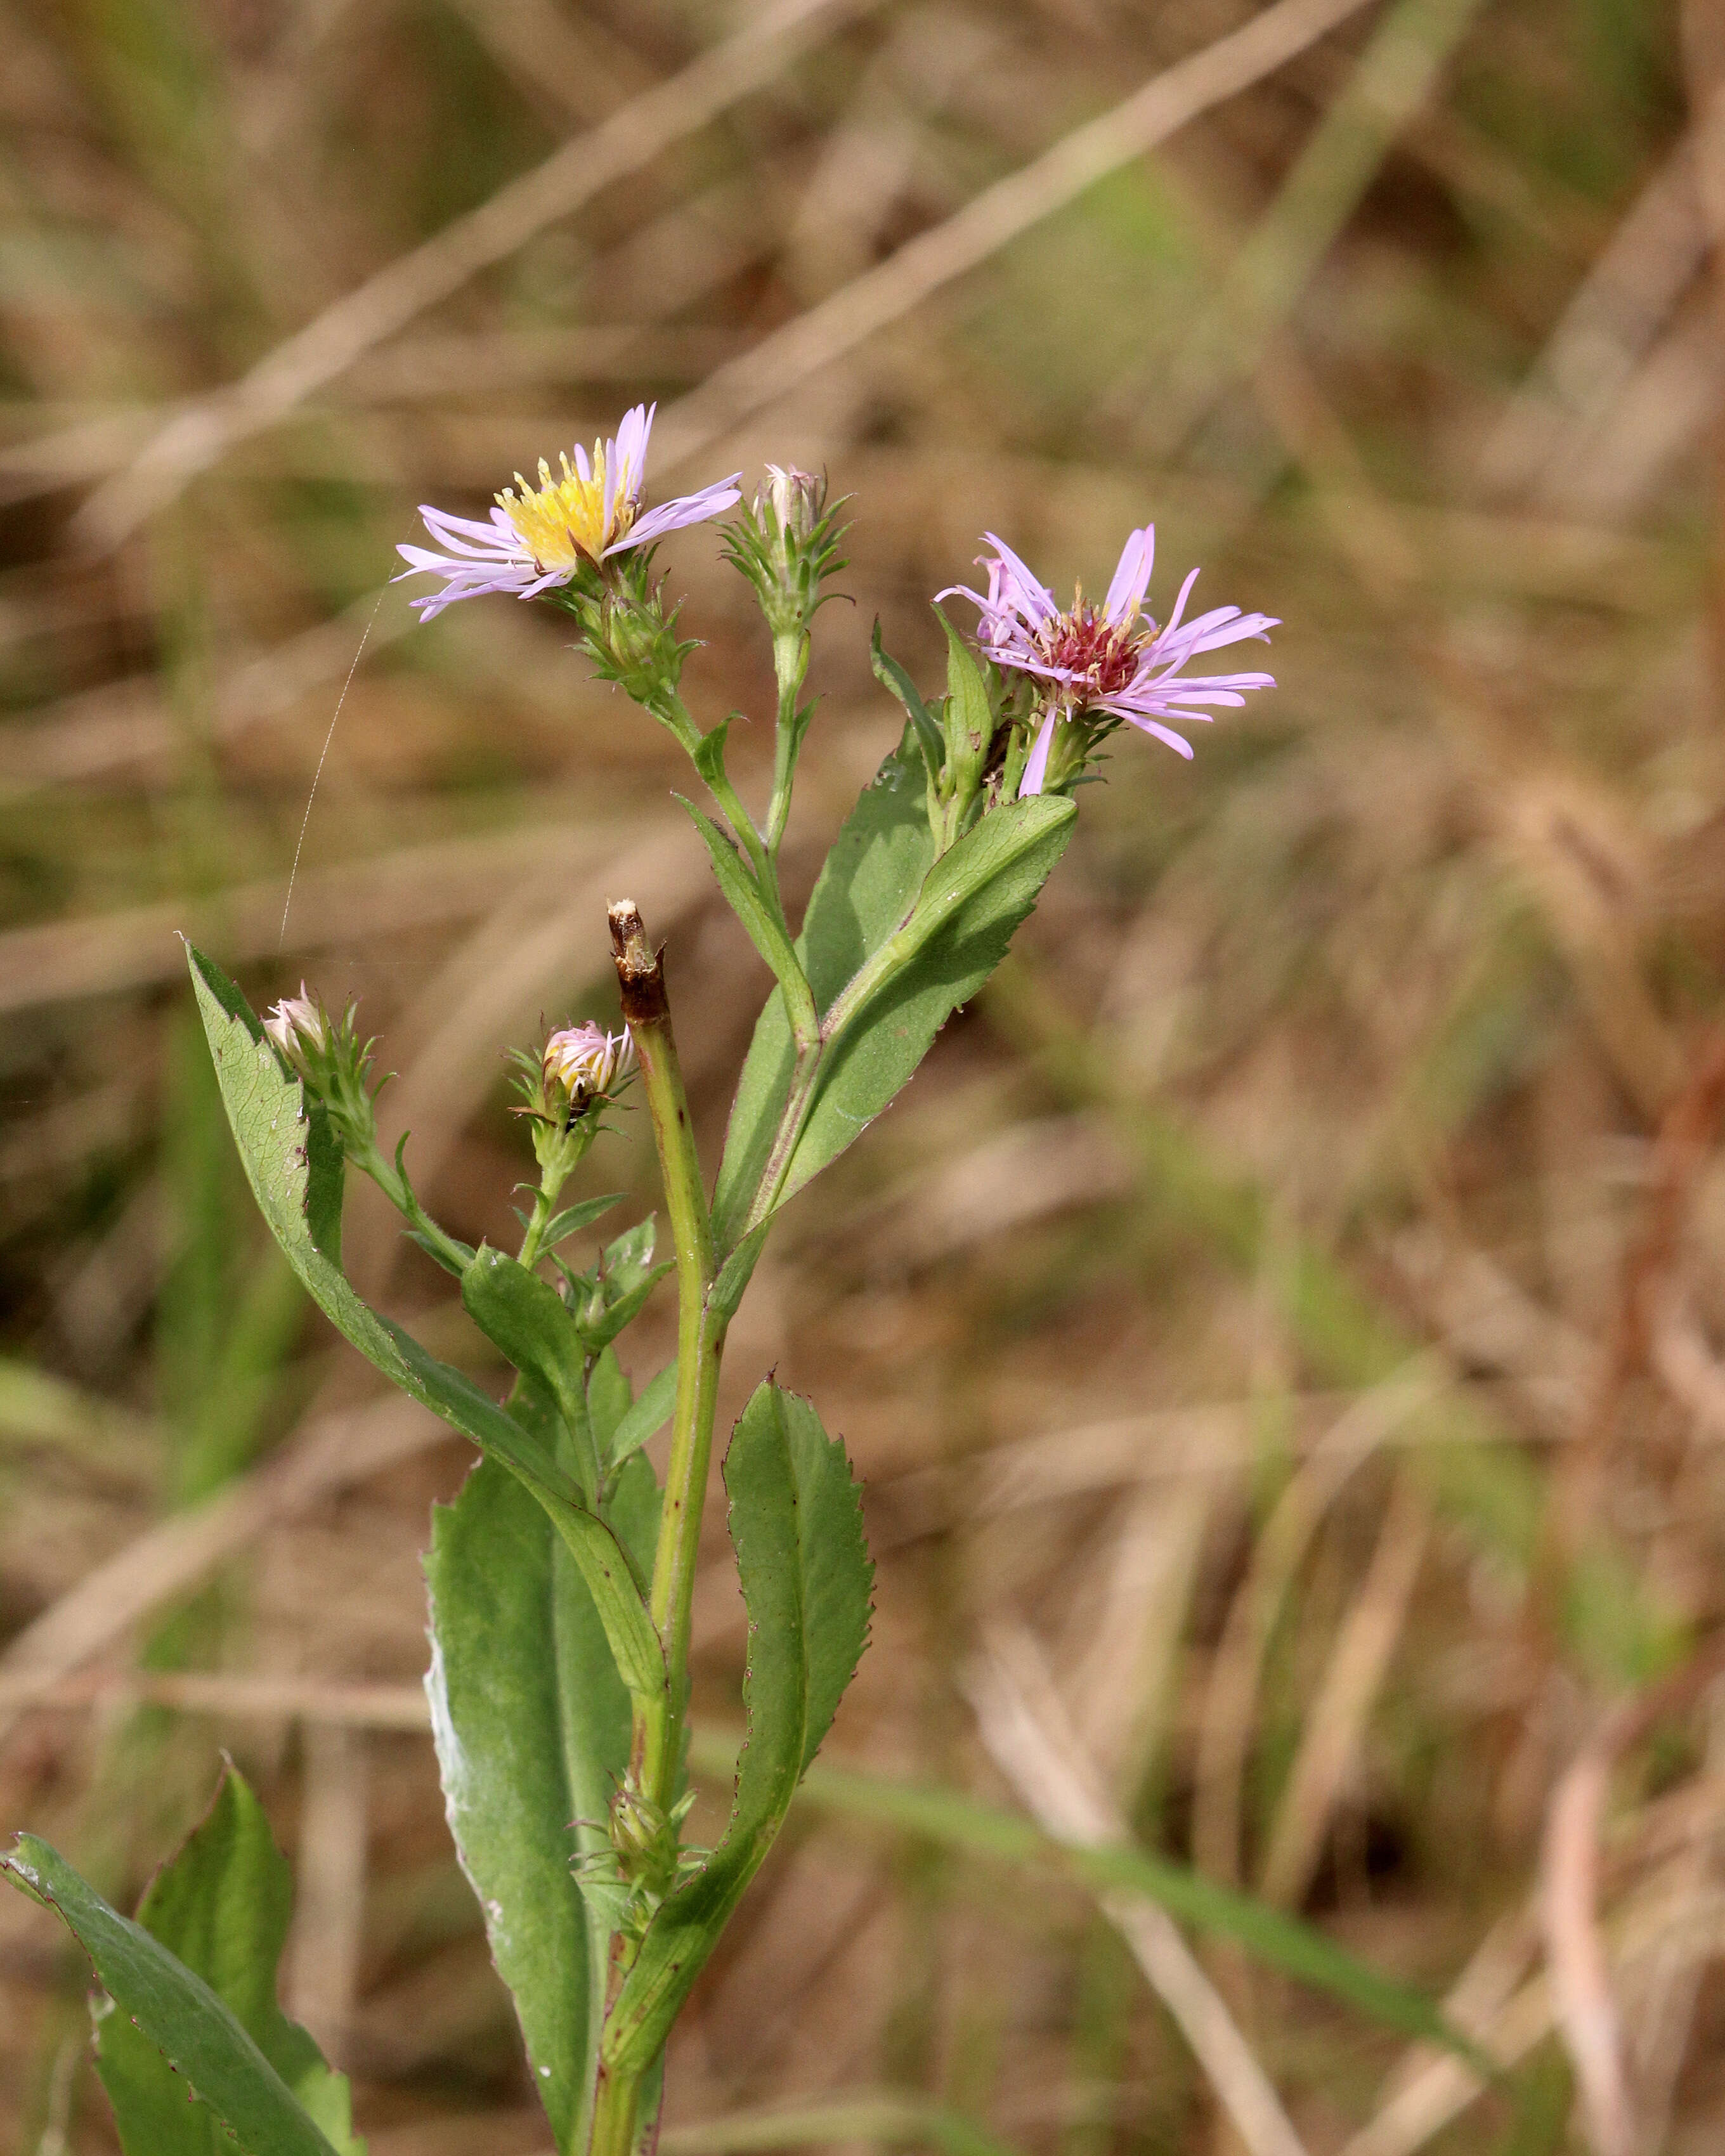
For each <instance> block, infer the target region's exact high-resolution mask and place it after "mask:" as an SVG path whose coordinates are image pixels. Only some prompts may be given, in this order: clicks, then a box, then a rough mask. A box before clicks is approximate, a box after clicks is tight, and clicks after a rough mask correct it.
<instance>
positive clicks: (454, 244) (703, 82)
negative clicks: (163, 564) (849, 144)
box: [74, 0, 1357, 548]
mask: <svg viewBox="0 0 1725 2156" xmlns="http://www.w3.org/2000/svg"><path fill="white" fill-rule="evenodd" d="M873 4H874V0H781V4H780V5H779V6H778V7H776V8H768V9H767V10H766V11H765V12H763V13H760V14H758V15H756V16H754V17H753V18H752V19H751V20H750V21H749V22H748V23H747V24H746V26H745V27H744V28H742V29H741V30H739V31H738V32H737V34H736V35H735V36H734V37H732V38H726V40H725V42H724V43H723V44H719V45H716V46H713V47H711V49H709V50H708V51H706V52H704V53H702V54H701V55H700V57H699V58H698V59H695V60H692V61H691V63H690V64H689V65H688V66H687V67H685V68H684V69H681V71H680V73H678V74H675V75H673V76H671V77H670V80H668V81H666V82H663V83H660V84H659V85H656V86H655V88H654V89H652V90H648V91H646V92H645V93H644V95H641V96H639V97H637V98H634V99H632V100H630V101H629V103H628V104H626V105H624V106H622V107H621V108H620V109H619V110H617V111H615V112H614V113H612V114H611V115H610V116H609V117H608V119H606V120H604V121H601V122H600V124H599V125H598V126H597V127H593V128H590V129H588V131H586V132H585V133H584V134H581V135H578V136H574V137H573V138H572V140H571V141H567V142H565V143H564V144H563V145H562V147H561V148H560V149H557V150H556V151H553V152H552V155H551V156H550V157H547V159H546V160H545V162H543V163H542V164H540V165H537V166H536V167H534V168H533V170H532V171H531V172H523V173H522V174H521V177H519V178H517V179H514V180H511V182H509V183H508V184H507V185H506V187H501V188H499V190H498V191H497V193H495V194H494V195H492V196H491V197H490V198H489V200H487V201H485V202H484V203H481V204H480V207H479V208H477V209H475V210H470V211H469V212H468V213H467V215H466V216H465V217H462V218H457V219H456V220H455V221H454V223H452V224H449V225H446V226H445V227H444V229H443V230H442V231H441V232H439V233H437V234H434V236H433V238H431V239H428V240H426V241H425V242H424V244H423V245H421V246H418V247H416V248H414V249H412V250H411V252H409V253H408V254H403V255H399V256H398V257H397V259H395V260H394V261H393V262H392V263H390V264H388V267H387V268H385V269H380V270H379V271H378V272H377V275H375V276H373V277H369V278H367V280H366V282H365V283H364V284H363V285H359V286H358V287H357V289H356V290H353V291H352V292H349V293H347V294H346V295H344V296H343V297H342V298H341V299H340V300H336V302H335V303H334V305H331V306H329V307H326V309H325V310H324V311H323V312H322V313H321V315H319V316H317V317H316V320H314V321H310V322H308V323H307V324H306V325H305V327H304V328H303V329H301V330H299V331H296V332H295V334H294V335H293V336H290V337H289V338H287V339H286V340H285V341H284V342H283V343H281V344H280V345H278V346H276V347H275V350H274V351H273V352H270V353H269V354H268V355H267V356H266V357H264V358H263V359H261V360H260V361H259V362H258V364H257V365H256V366H255V367H253V368H252V369H251V371H250V372H249V373H248V374H246V375H244V376H243V377H241V379H240V380H239V381H238V382H234V383H233V384H231V385H230V386H229V387H228V388H226V389H224V390H223V391H220V392H218V393H215V394H214V395H212V396H208V397H202V398H193V399H192V400H191V401H190V402H189V403H186V404H184V405H182V407H181V408H180V409H179V410H178V411H177V412H176V413H174V414H173V415H172V417H171V418H169V419H168V420H167V423H165V424H164V425H163V426H162V427H161V428H160V429H159V430H158V431H157V433H156V434H155V435H153V436H152V438H151V439H150V440H149V441H148V442H146V444H145V445H144V447H143V448H142V449H141V450H140V451H139V452H138V454H136V456H135V457H134V458H133V459H132V460H131V463H130V464H129V465H126V467H125V469H124V470H121V471H119V472H117V473H116V475H114V477H113V478H111V479H110V480H107V481H106V482H105V484H104V485H101V486H100V487H98V488H97V490H95V493H94V494H92V495H91V496H90V499H89V500H87V501H86V502H85V505H84V506H83V507H82V509H81V510H80V511H79V513H78V516H77V518H76V519H75V521H74V536H75V537H77V538H78V539H79V540H80V541H81V542H83V543H84V544H85V546H88V547H96V548H106V547H112V546H115V545H116V544H117V543H118V542H120V541H121V539H123V538H124V537H125V536H126V534H127V533H128V532H129V531H134V530H136V527H137V526H138V525H139V524H140V523H141V522H142V521H143V520H144V519H145V518H146V516H150V515H151V514H152V513H153V512H154V511H157V510H158V509H161V508H162V507H164V506H166V505H167V503H168V502H170V501H172V500H173V499H174V497H175V496H176V495H177V494H178V493H179V491H180V490H181V489H182V487H183V486H184V485H186V484H187V481H188V480H191V479H193V478H194V477H195V476H196V475H197V474H198V473H199V472H201V471H205V470H208V468H209V466H210V465H213V464H214V463H215V462H216V461H217V460H218V459H219V458H220V457H221V456H223V454H225V453H226V451H227V450H228V449H231V448H232V447H233V446H234V444H235V443H237V442H241V441H244V439H246V438H247V437H248V436H249V435H252V434H257V433H259V432H260V431H261V430H262V429H264V428H265V427H269V426H271V425H273V424H274V423H275V422H276V421H277V420H279V419H281V418H285V416H286V415H287V414H288V413H290V412H291V411H292V410H293V409H294V408H295V406H296V405H299V404H300V403H304V402H305V398H308V397H310V396H311V395H313V394H314V393H316V391H318V390H319V389H321V388H323V387H324V386H325V384H326V383H327V382H332V381H334V380H335V379H336V377H337V376H338V375H340V374H341V373H343V372H345V371H346V370H347V368H348V367H351V366H352V364H353V363H354V362H355V361H356V360H357V359H358V358H360V357H362V355H363V354H364V353H366V352H369V351H371V350H372V347H373V346H376V345H377V344H380V343H381V342H382V341H383V340H384V338H386V337H388V336H393V334H394V333H395V331H398V330H399V329H402V328H404V327H405V326H406V325H407V324H408V322H410V321H413V318H414V316H417V315H420V314H423V313H424V311H425V310H426V309H427V308H428V307H431V306H435V305H437V304H438V302H439V300H445V299H448V298H449V296H450V295H451V294H452V293H454V292H456V291H459V290H460V288H461V286H462V285H465V283H466V282H467V280H469V279H470V277H473V276H475V275H477V274H478V273H479V271H480V270H481V269H488V268H490V265H491V264H493V263H495V262H501V261H502V260H503V259H505V258H506V256H508V255H510V254H513V253H514V252H515V251H516V249H517V248H518V247H521V245H523V244H525V243H526V241H527V240H529V239H531V238H532V237H533V235H534V234H536V233H538V232H540V231H542V230H543V229H544V228H545V227H546V226H547V224H551V223H554V222H555V221H556V220H557V218H564V217H567V216H569V215H570V214H571V213H572V212H573V211H575V210H577V209H578V208H581V206H582V205H583V203H588V202H591V201H592V200H593V197H594V196H595V195H596V194H598V193H600V191H601V190H602V189H603V188H605V187H609V186H611V185H612V184H613V183H614V182H616V181H618V180H620V179H623V178H625V177H628V175H629V174H630V173H632V172H639V171H641V170H642V169H643V167H645V166H647V165H649V164H651V162H653V160H654V159H655V157H658V156H659V155H660V152H661V151H664V150H665V149H666V148H668V147H669V146H670V145H671V144H672V143H673V142H676V141H680V140H681V139H682V137H683V136H686V135H691V134H693V133H694V132H695V131H696V130H697V129H698V128H701V127H703V126H706V123H707V122H708V121H710V120H712V119H714V118H715V117H716V115H718V114H719V113H721V112H722V111H723V110H725V108H726V106H727V105H732V104H734V103H735V102H736V101H737V99H738V98H740V97H743V96H746V95H747V94H748V93H749V91H751V90H757V89H759V88H760V87H761V85H762V84H764V83H766V82H768V81H770V80H772V78H773V76H774V75H775V74H778V72H779V71H780V69H783V67H784V66H785V65H786V64H787V63H788V61H790V60H791V59H793V57H794V56H795V55H796V54H798V52H799V51H800V50H801V49H803V47H804V46H805V45H807V44H809V42H810V41H811V39H813V38H814V37H815V35H816V34H817V33H819V31H821V30H824V29H827V28H831V27H832V25H833V23H834V22H835V21H837V20H840V19H843V18H845V17H848V16H850V15H851V14H854V13H857V12H859V11H860V9H861V8H865V7H869V6H871V5H873ZM1356 4H1357V0H1356ZM79 431H80V436H81V435H82V434H84V433H85V431H87V430H83V429H80V430H79Z"/></svg>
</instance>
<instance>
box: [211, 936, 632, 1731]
mask: <svg viewBox="0 0 1725 2156" xmlns="http://www.w3.org/2000/svg"><path fill="white" fill-rule="evenodd" d="M187 959H188V961H189V963H190V965H191V968H192V985H193V991H194V993H196V995H197V998H198V1009H199V1011H200V1013H201V1014H202V1015H203V1028H204V1032H205V1034H207V1035H208V1039H209V1046H210V1054H211V1055H213V1057H214V1059H215V1065H216V1077H217V1081H218V1084H219V1086H220V1087H221V1092H222V1100H223V1106H225V1107H226V1109H227V1111H228V1123H229V1125H230V1126H231V1127H232V1129H233V1132H234V1142H235V1143H236V1145H238V1147H239V1157H240V1160H241V1162H242V1163H243V1164H244V1168H245V1172H246V1176H247V1178H248V1180H249V1182H250V1183H251V1187H252V1194H253V1196H254V1198H255V1199H257V1202H258V1209H259V1211H260V1212H261V1213H262V1214H263V1215H264V1219H265V1220H266V1221H267V1222H268V1223H269V1224H270V1230H271V1232H272V1233H273V1234H274V1235H275V1240H276V1241H277V1242H278V1243H280V1245H281V1247H282V1250H283V1252H284V1253H285V1255H286V1258H287V1260H288V1262H289V1264H290V1265H292V1267H293V1269H294V1270H295V1273H297V1274H298V1276H299V1277H300V1284H301V1285H302V1286H304V1287H305V1291H306V1292H307V1293H308V1294H309V1295H310V1296H311V1299H312V1301H314V1302H315V1303H316V1305H317V1306H318V1308H319V1309H320V1310H321V1311H322V1312H323V1313H324V1315H325V1317H327V1318H328V1319H329V1321H330V1322H331V1324H332V1325H333V1326H334V1327H336V1331H337V1332H340V1333H341V1335H342V1336H343V1337H344V1338H346V1339H347V1340H348V1341H350V1342H352V1345H353V1346H354V1347H357V1348H358V1350H359V1352H360V1353H361V1354H362V1355H363V1356H365V1357H366V1358H367V1360H368V1361H370V1362H371V1363H374V1364H375V1365H376V1366H377V1368H378V1369H380V1370H381V1371H382V1373H383V1374H384V1376H385V1377H386V1378H388V1379H389V1380H390V1382H391V1383H393V1384H395V1385H398V1386H399V1387H400V1389H401V1390H402V1391H403V1392H404V1393H406V1394H408V1396H409V1397H410V1398H412V1399H416V1400H418V1401H419V1402H420V1403H421V1404H423V1405H424V1406H426V1407H429V1409H431V1410H432V1411H433V1413H434V1414H439V1415H441V1416H442V1417H443V1419H444V1421H445V1422H447V1423H449V1424H453V1426H454V1428H455V1429H457V1430H459V1431H460V1432H461V1433H462V1435H464V1436H466V1437H470V1438H471V1439H472V1440H473V1441H474V1443H475V1445H479V1446H480V1448H481V1449H482V1450H484V1451H485V1452H486V1453H487V1454H489V1455H490V1456H491V1457H492V1458H494V1459H495V1460H500V1461H501V1463H502V1465H503V1466H505V1467H506V1468H507V1469H508V1470H509V1471H510V1473H511V1475H514V1476H516V1477H517V1478H518V1479H519V1480H520V1481H521V1482H522V1484H523V1485H524V1486H526V1488H527V1489H528V1490H530V1491H531V1492H532V1494H533V1496H534V1497H535V1498H536V1501H538V1502H539V1503H540V1504H541V1505H542V1506H543V1507H544V1508H545V1511H546V1512H547V1515H548V1517H550V1519H551V1521H552V1525H553V1526H554V1527H556V1528H557V1532H558V1533H559V1534H560V1535H561V1536H562V1538H563V1540H564V1542H565V1543H567V1546H568V1548H569V1550H570V1552H571V1553H572V1556H573V1557H574V1558H575V1561H576V1563H578V1565H579V1566H580V1567H581V1569H582V1573H583V1577H584V1578H586V1580H587V1583H588V1587H589V1589H591V1590H592V1593H593V1599H594V1602H595V1604H596V1606H597V1607H598V1610H599V1613H600V1615H601V1617H602V1618H603V1622H604V1625H605V1633H606V1637H607V1638H608V1640H609V1641H610V1644H611V1651H612V1653H613V1654H614V1656H615V1657H616V1661H617V1666H618V1669H619V1671H621V1673H622V1676H623V1679H624V1683H626V1684H627V1685H628V1686H629V1688H630V1689H631V1691H637V1692H640V1693H644V1694H649V1695H656V1694H657V1693H659V1692H660V1691H663V1689H664V1686H665V1656H664V1653H663V1651H662V1650H661V1649H660V1645H659V1638H658V1635H657V1634H656V1633H655V1631H654V1629H653V1625H652V1620H650V1619H649V1616H648V1614H647V1611H646V1608H645V1605H644V1603H643V1602H642V1600H641V1597H640V1594H639V1592H638V1590H637V1589H636V1588H635V1585H634V1581H633V1579H632V1578H631V1577H630V1573H629V1563H628V1561H627V1560H626V1558H624V1553H623V1551H622V1549H621V1548H620V1547H619V1544H618V1543H617V1542H616V1540H615V1538H614V1537H613V1535H612V1533H611V1531H610V1529H609V1528H608V1527H606V1525H605V1524H604V1522H603V1521H602V1520H601V1519H599V1518H598V1516H597V1515H596V1514H595V1513H593V1512H591V1511H589V1510H588V1507H586V1506H585V1505H584V1504H583V1501H582V1496H581V1488H580V1485H579V1484H578V1482H577V1481H576V1480H575V1478H574V1476H572V1475H571V1474H570V1472H569V1471H568V1470H567V1468H566V1467H564V1466H562V1465H561V1464H560V1463H559V1462H558V1460H557V1457H556V1455H555V1454H554V1453H553V1452H552V1449H551V1448H550V1446H549V1445H547V1444H546V1442H545V1441H544V1440H543V1439H542V1437H540V1436H536V1435H534V1434H533V1433H532V1432H531V1431H529V1430H526V1429H525V1428H524V1427H523V1426H522V1424H521V1423H519V1422H518V1421H516V1419H515V1418H514V1416H512V1415H511V1414H507V1413H506V1411H505V1410H504V1409H502V1408H500V1407H499V1406H498V1405H497V1404H496V1402H495V1400H493V1399H490V1398H489V1397H488V1396H487V1395H486V1394H485V1393H482V1392H481V1391H480V1389H479V1387H478V1386H477V1385H475V1383H473V1381H472V1380H471V1379H470V1378H466V1377H464V1376H463V1375H462V1373H460V1372H459V1370H453V1369H451V1368H449V1365H448V1363H439V1361H438V1360H437V1358H435V1357H434V1356H432V1355H429V1354H427V1353H426V1352H425V1350H424V1348H423V1347H421V1346H420V1345H419V1343H418V1341H417V1340H415V1339H414V1338H413V1336H412V1335H411V1334H410V1333H408V1332H403V1330H402V1328H401V1327H400V1326H398V1325H396V1324H393V1323H392V1322H391V1321H390V1320H389V1319H388V1318H387V1317H380V1316H379V1315H378V1313H377V1312H376V1311H374V1310H372V1309H371V1308H370V1307H369V1306H368V1305H367V1304H366V1303H364V1302H362V1301H361V1300H360V1298H359V1296H357V1295H356V1294H355V1293H354V1291H353V1289H352V1286H350V1285H349V1284H348V1281H347V1276H345V1274H343V1272H342V1271H341V1266H340V1265H339V1263H338V1262H337V1258H336V1253H338V1252H339V1250H340V1248H341V1185H342V1175H343V1169H344V1166H345V1163H344V1162H343V1160H342V1158H341V1148H340V1147H339V1146H338V1145H337V1143H336V1139H335V1137H334V1136H333V1134H332V1133H331V1131H330V1128H329V1125H328V1122H327V1120H326V1117H325V1116H324V1115H323V1114H322V1112H321V1110H320V1109H318V1108H317V1107H316V1105H315V1104H314V1105H313V1106H311V1109H310V1111H308V1109H307V1106H306V1103H305V1096H304V1091H303V1089H302V1087H301V1086H300V1081H299V1080H298V1079H297V1078H294V1077H290V1075H288V1073H287V1072H286V1071H285V1070H284V1069H283V1067H282V1065H281V1062H280V1058H279V1057H278V1056H277V1055H276V1053H275V1049H274V1048H273V1047H272V1046H271V1045H270V1042H269V1041H268V1040H267V1039H265V1037H264V1029H263V1028H262V1026H261V1025H260V1024H259V1022H258V1019H257V1016H256V1014H255V1013H254V1011H253V1010H252V1009H251V1006H250V1005H249V1004H248V1003H247V1002H246V1000H245V998H244V996H243V995H242V994H241V993H240V992H239V989H238V988H236V987H235V986H234V983H233V982H232V981H230V980H229V979H228V976H227V975H226V974H225V973H223V971H222V969H221V968H220V967H219V966H218V965H216V964H215V962H213V960H212V959H209V958H207V957H205V956H204V955H203V952H201V951H198V950H195V949H193V947H191V946H190V945H189V944H188V945H187Z"/></svg>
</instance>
